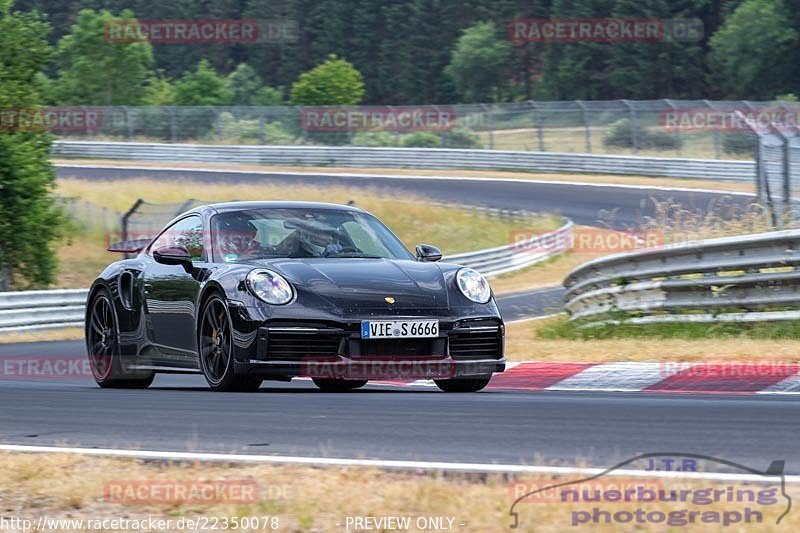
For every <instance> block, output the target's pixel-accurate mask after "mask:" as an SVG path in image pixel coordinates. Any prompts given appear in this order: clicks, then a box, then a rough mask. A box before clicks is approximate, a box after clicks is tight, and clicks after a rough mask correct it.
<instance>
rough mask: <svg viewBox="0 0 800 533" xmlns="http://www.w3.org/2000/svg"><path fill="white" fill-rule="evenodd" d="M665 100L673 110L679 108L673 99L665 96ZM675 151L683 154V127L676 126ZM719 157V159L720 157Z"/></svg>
mask: <svg viewBox="0 0 800 533" xmlns="http://www.w3.org/2000/svg"><path fill="white" fill-rule="evenodd" d="M664 102H665V103H666V104H667V105H668V106H669V107H670V109H672V110H673V111H675V110H677V109H678V106H676V105H675V104H674V103H673V102H672V100H670V99H669V98H664ZM663 127H664V124H662V128H663ZM675 151H677V152H678V155H679V156H680V155H681V129H680V127H677V128H675ZM717 159H719V157H718V158H717Z"/></svg>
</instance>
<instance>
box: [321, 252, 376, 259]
mask: <svg viewBox="0 0 800 533" xmlns="http://www.w3.org/2000/svg"><path fill="white" fill-rule="evenodd" d="M323 257H355V258H358V259H383V258H382V257H381V256H379V255H369V254H364V253H361V252H338V253H332V254H325V255H324V256H323Z"/></svg>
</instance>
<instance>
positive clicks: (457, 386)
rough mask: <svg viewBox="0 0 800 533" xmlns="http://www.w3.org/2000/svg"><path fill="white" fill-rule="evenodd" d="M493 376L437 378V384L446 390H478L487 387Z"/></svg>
mask: <svg viewBox="0 0 800 533" xmlns="http://www.w3.org/2000/svg"><path fill="white" fill-rule="evenodd" d="M491 379H492V376H486V377H482V378H460V379H435V380H433V381H434V382H435V383H436V386H437V387H439V388H440V389H442V390H443V391H444V392H478V391H479V390H481V389H483V388H484V387H486V385H488V384H489V381H490V380H491Z"/></svg>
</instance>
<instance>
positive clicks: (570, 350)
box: [506, 314, 800, 363]
mask: <svg viewBox="0 0 800 533" xmlns="http://www.w3.org/2000/svg"><path fill="white" fill-rule="evenodd" d="M698 326H699V327H697V328H692V329H691V332H692V334H691V335H689V336H686V335H677V334H676V333H677V332H678V331H679V330H673V331H670V330H666V329H665V330H661V331H660V332H656V331H654V330H652V329H647V328H644V329H640V327H639V326H637V327H635V328H631V329H630V330H627V329H626V330H625V331H627V332H628V336H620V335H617V334H615V332H614V329H615V328H614V327H609V328H608V329H607V330H604V333H605V334H604V335H595V334H592V333H588V332H583V331H576V330H575V329H574V327H573V326H572V325H570V324H568V323H567V317H566V315H563V314H561V315H556V316H554V317H550V318H545V319H541V320H534V321H527V322H517V323H513V324H508V326H507V329H506V357H507V358H508V360H509V361H577V362H592V363H607V362H615V361H685V362H690V361H736V360H742V361H748V362H749V361H781V362H799V361H800V335H796V336H793V337H792V336H785V337H782V336H778V335H774V336H769V335H767V334H768V333H770V332H771V333H772V334H775V333H777V332H778V330H770V326H772V325H769V324H765V325H763V327H759V328H755V329H754V331H759V332H760V333H759V334H752V332H748V331H745V330H744V329H743V328H741V327H740V326H739V325H736V326H734V327H731V328H723V329H716V328H714V327H710V325H708V324H703V325H698ZM794 327H795V328H796V327H797V326H794ZM737 330H738V331H737ZM789 331H791V330H788V329H787V330H783V332H784V333H789ZM762 334H763V336H762ZM656 341H657V342H656Z"/></svg>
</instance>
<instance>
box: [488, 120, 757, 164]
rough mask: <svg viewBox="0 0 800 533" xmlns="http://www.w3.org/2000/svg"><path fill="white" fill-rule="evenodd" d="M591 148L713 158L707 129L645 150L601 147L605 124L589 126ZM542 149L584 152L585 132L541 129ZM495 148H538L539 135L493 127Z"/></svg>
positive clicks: (735, 156) (529, 130) (737, 156)
mask: <svg viewBox="0 0 800 533" xmlns="http://www.w3.org/2000/svg"><path fill="white" fill-rule="evenodd" d="M589 130H590V136H591V143H592V150H593V152H594V153H596V154H614V155H638V156H648V157H681V158H694V159H714V158H716V151H715V148H714V136H713V134H712V133H710V132H698V133H688V132H682V133H681V137H682V138H683V141H684V143H683V146H682V147H681V150H680V152H678V151H677V150H674V149H673V150H656V149H644V150H639V151H638V152H634V151H633V149H632V148H620V147H614V146H604V145H603V137H604V135H605V133H606V132H607V131H608V130H609V128H608V127H606V126H591V127H590V128H589ZM542 133H543V135H542V136H543V140H544V147H545V150H547V151H550V152H563V153H575V154H583V153H586V140H585V132H584V128H583V127H582V126H580V127H561V128H547V127H545V128H543V131H542ZM478 137H479V138H480V140H481V142H482V143H483V145H484V146H485V147H487V148H488V147H489V134H488V133H487V132H479V133H478ZM493 137H494V149H495V150H523V151H538V150H539V137H538V130H537V129H535V128H516V129H507V130H496V131H495V132H494V133H493ZM720 158H721V159H752V156H749V155H746V154H729V153H725V152H722V153H721V154H720Z"/></svg>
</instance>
